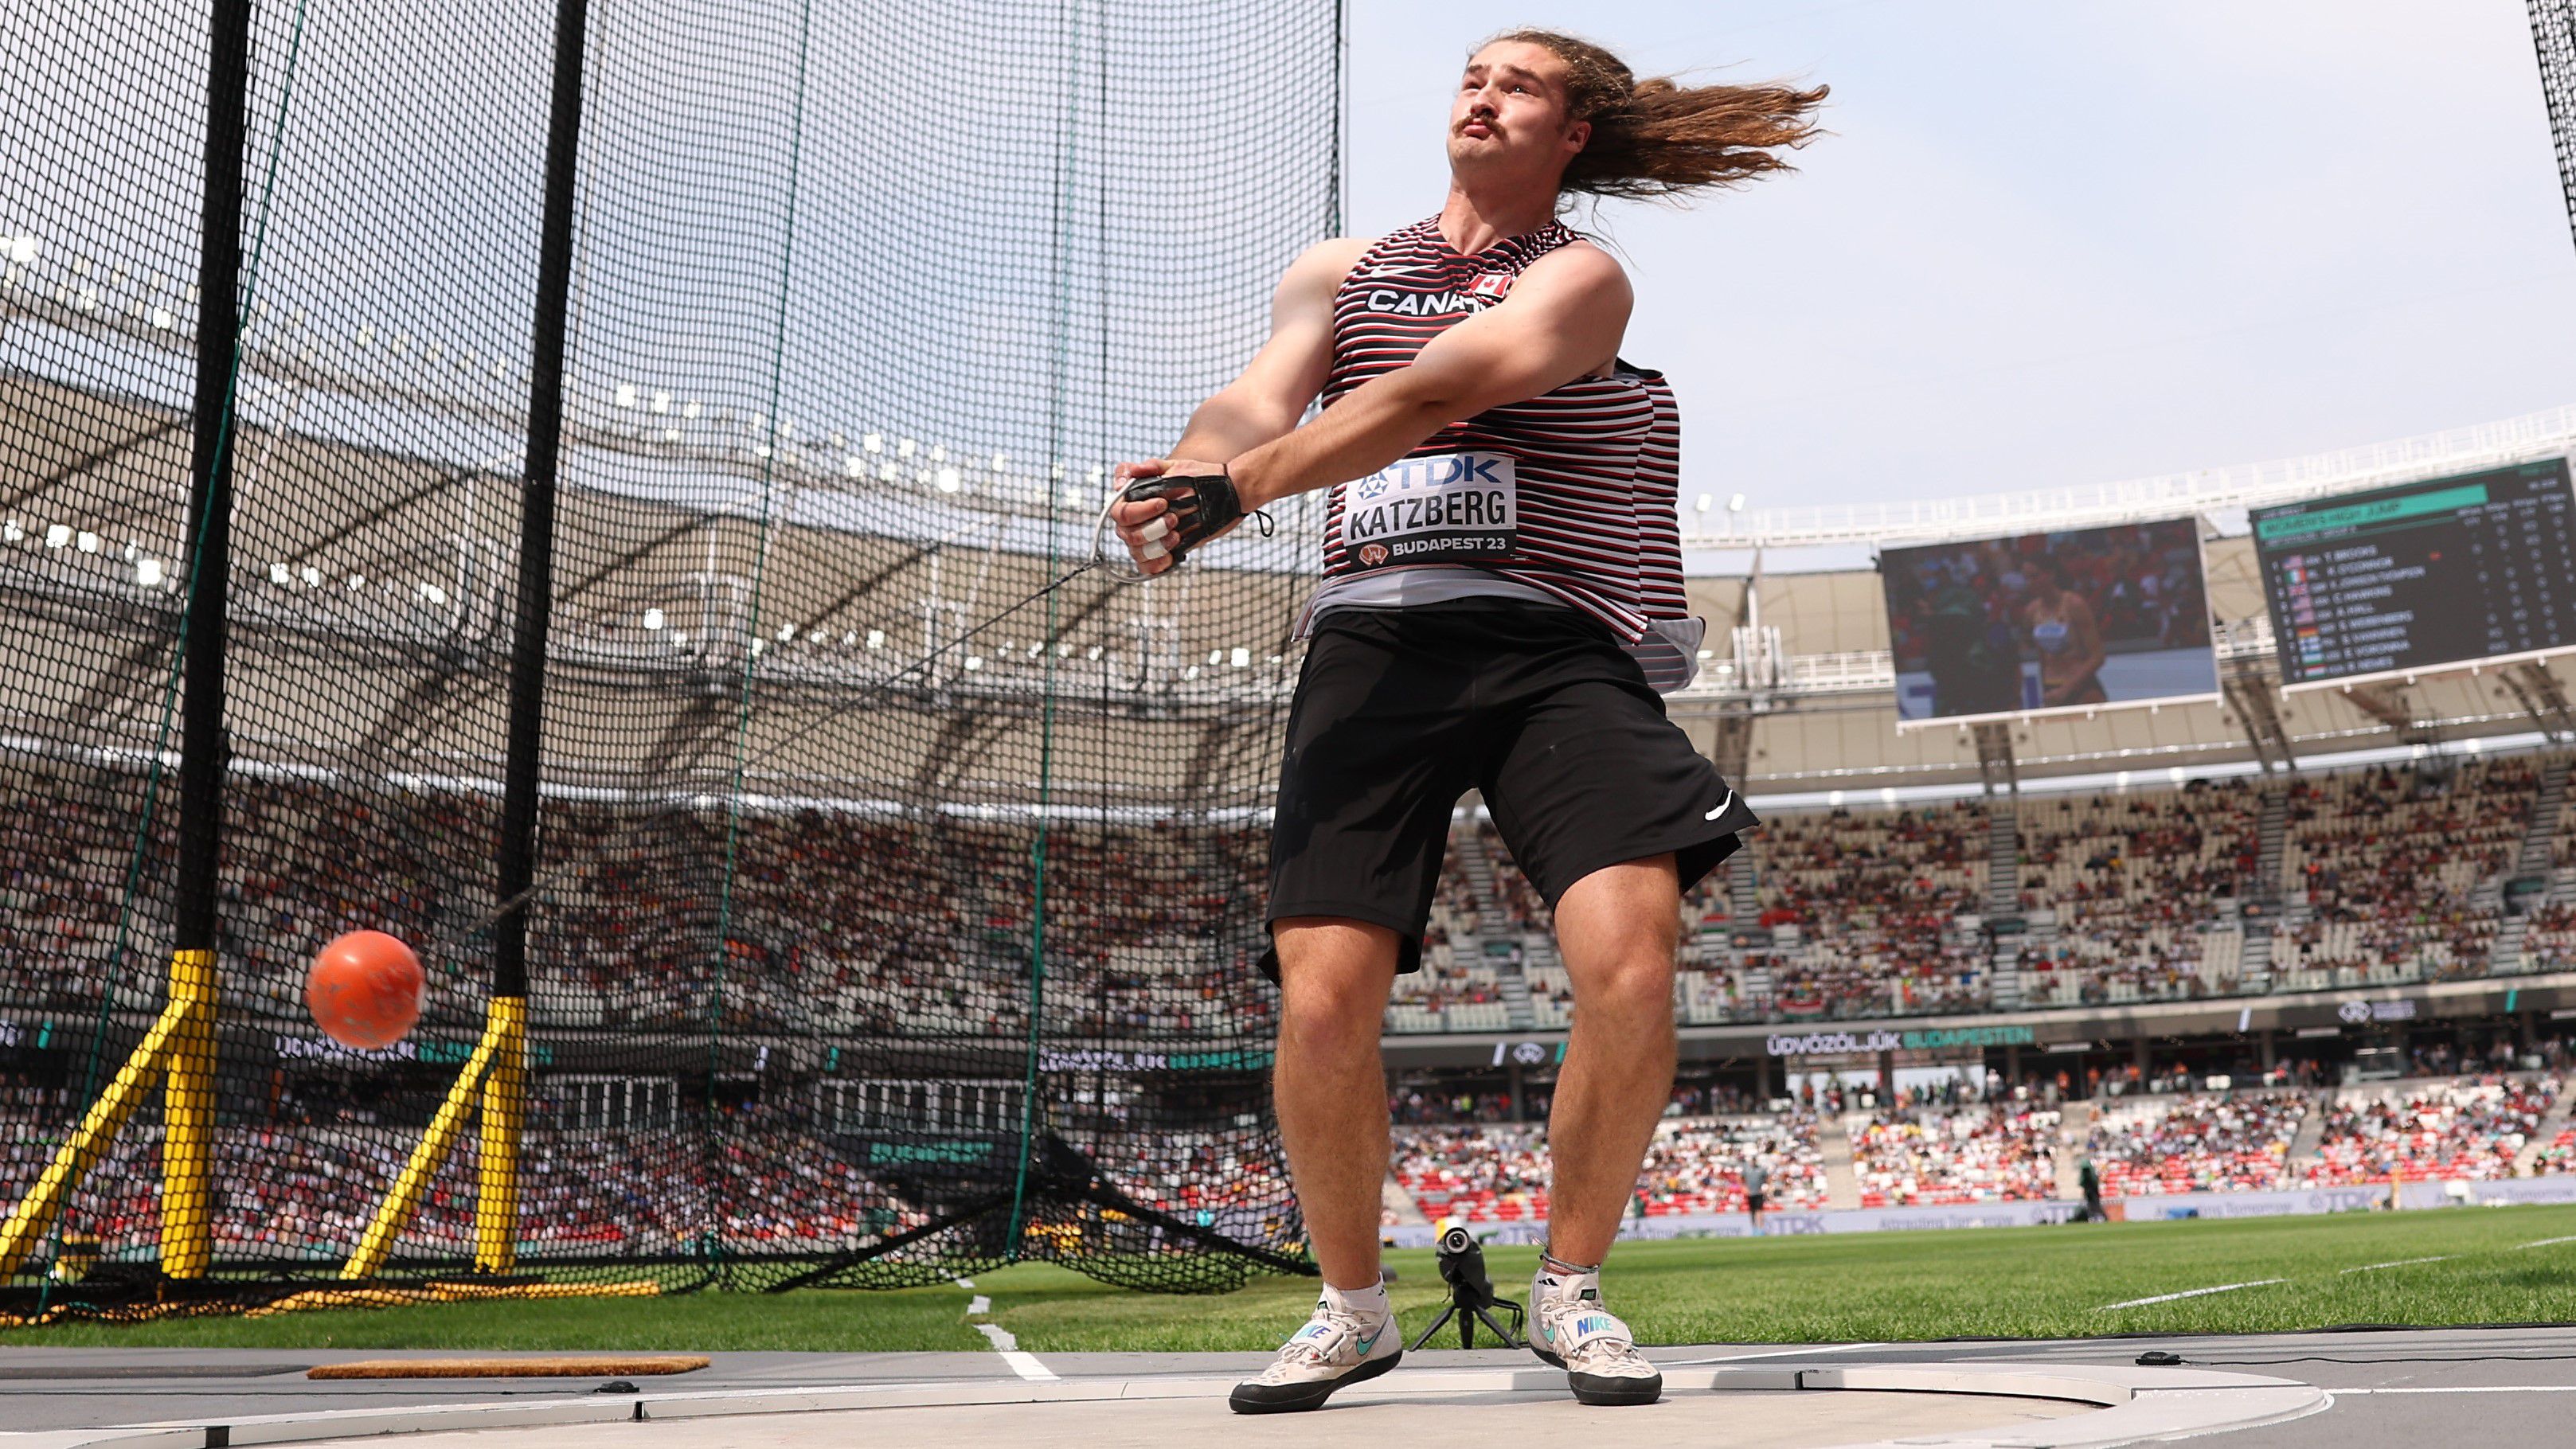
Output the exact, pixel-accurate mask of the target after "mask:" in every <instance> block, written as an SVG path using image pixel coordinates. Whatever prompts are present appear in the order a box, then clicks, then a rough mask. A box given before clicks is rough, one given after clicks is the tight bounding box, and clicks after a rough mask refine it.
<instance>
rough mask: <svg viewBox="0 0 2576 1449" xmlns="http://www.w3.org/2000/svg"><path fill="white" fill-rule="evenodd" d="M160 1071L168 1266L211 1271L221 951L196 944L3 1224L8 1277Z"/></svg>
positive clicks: (194, 1273) (172, 1272)
mask: <svg viewBox="0 0 2576 1449" xmlns="http://www.w3.org/2000/svg"><path fill="white" fill-rule="evenodd" d="M156 1076H158V1077H161V1078H162V1079H163V1097H162V1119H163V1124H164V1126H163V1131H162V1141H161V1270H162V1272H164V1273H166V1274H168V1275H169V1276H170V1277H173V1278H200V1277H203V1276H205V1272H206V1267H207V1264H208V1262H209V1260H210V1259H211V1258H212V1257H213V1255H214V1163H215V1141H214V1132H215V953H214V952H212V951H205V950H188V951H178V952H174V953H172V955H171V957H170V1000H169V1004H168V1005H166V1006H164V1007H163V1008H162V1009H161V1017H160V1019H159V1020H158V1021H155V1022H153V1023H152V1029H151V1030H150V1031H149V1032H146V1033H145V1034H144V1037H143V1041H142V1042H141V1044H140V1045H138V1046H136V1047H135V1048H134V1054H133V1055H132V1056H129V1057H127V1058H126V1059H125V1064H124V1065H123V1066H121V1067H118V1068H117V1069H116V1076H115V1078H114V1079H113V1080H111V1081H110V1082H109V1083H108V1084H107V1090H106V1091H104V1092H101V1093H99V1097H98V1100H97V1101H95V1102H93V1103H91V1104H90V1109H89V1112H88V1113H87V1115H85V1116H83V1117H82V1118H81V1124H80V1126H79V1127H78V1128H77V1129H75V1130H74V1131H73V1132H72V1135H71V1136H70V1137H69V1138H68V1139H67V1140H65V1141H64V1143H63V1145H62V1146H61V1147H60V1148H58V1149H57V1150H56V1151H55V1153H54V1157H53V1161H51V1162H49V1163H47V1164H46V1165H45V1170H44V1171H43V1172H42V1173H41V1174H39V1175H38V1176H37V1178H36V1182H35V1185H34V1186H33V1187H30V1188H28V1189H27V1195H26V1196H25V1197H22V1198H20V1199H19V1200H18V1205H17V1207H16V1208H14V1209H12V1210H11V1211H10V1214H9V1220H8V1221H7V1222H6V1223H0V1278H5V1277H8V1276H9V1275H10V1274H12V1273H15V1272H17V1271H18V1268H19V1266H20V1265H21V1264H23V1263H24V1262H25V1261H26V1259H27V1255H28V1254H29V1253H31V1252H33V1251H35V1247H36V1244H37V1243H38V1242H39V1241H41V1240H42V1239H43V1238H44V1236H45V1230H46V1229H47V1228H49V1227H51V1226H52V1225H53V1221H54V1215H55V1214H56V1213H57V1212H59V1211H60V1210H61V1208H62V1204H63V1199H64V1198H65V1197H67V1196H69V1195H70V1194H71V1193H72V1192H73V1191H74V1190H75V1189H77V1188H78V1187H79V1186H80V1185H81V1182H82V1180H83V1179H85V1178H87V1177H88V1176H89V1172H90V1169H91V1168H93V1167H96V1166H97V1165H98V1160H99V1158H100V1157H102V1156H104V1155H105V1154H106V1152H107V1148H108V1144H109V1143H111V1142H113V1141H115V1140H116V1134H117V1133H118V1132H119V1131H121V1130H123V1128H124V1126H125V1119H126V1118H128V1117H130V1116H132V1115H133V1113H134V1109H135V1108H136V1107H137V1106H138V1105H140V1104H141V1103H142V1101H143V1097H144V1095H145V1094H146V1093H148V1092H150V1091H151V1090H152V1081H153V1078H154V1077H156Z"/></svg>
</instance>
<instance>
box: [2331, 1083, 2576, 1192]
mask: <svg viewBox="0 0 2576 1449" xmlns="http://www.w3.org/2000/svg"><path fill="white" fill-rule="evenodd" d="M2559 1085H2560V1081H2559V1079H2558V1078H2557V1077H2554V1076H2550V1077H2497V1078H2479V1079H2465V1080H2461V1081H2456V1082H2443V1083H2437V1084H2434V1085H2431V1086H2425V1087H2415V1088H2392V1089H2387V1090H2379V1091H2367V1092H2365V1091H2358V1090H2355V1091H2348V1092H2346V1093H2345V1094H2344V1095H2343V1097H2342V1099H2341V1100H2339V1101H2337V1102H2336V1103H2335V1104H2334V1105H2333V1106H2331V1107H2329V1108H2327V1109H2326V1115H2325V1135H2324V1136H2323V1137H2322V1138H2320V1139H2319V1141H2318V1143H2317V1154H2316V1159H2315V1160H2314V1161H2313V1162H2310V1163H2307V1164H2305V1166H2304V1169H2303V1171H2302V1173H2301V1176H2300V1181H2301V1183H2302V1184H2304V1185H2306V1186H2310V1187H2339V1186H2344V1185H2348V1184H2354V1183H2382V1182H2386V1181H2388V1180H2389V1179H2390V1178H2392V1177H2399V1178H2404V1179H2405V1180H2407V1181H2410V1182H2423V1181H2443V1182H2448V1181H2453V1180H2458V1179H2468V1180H2471V1181H2487V1180H2491V1179H2494V1178H2501V1177H2511V1176H2513V1170H2514V1159H2515V1158H2516V1157H2517V1156H2519V1155H2520V1153H2521V1151H2522V1148H2523V1144H2524V1143H2526V1142H2528V1141H2530V1140H2531V1135H2532V1134H2533V1133H2534V1132H2536V1131H2538V1130H2539V1129H2540V1119H2541V1118H2542V1117H2544V1116H2546V1115H2548V1112H2549V1108H2550V1104H2551V1103H2553V1102H2554V1101H2556V1100H2557V1097H2558V1091H2559Z"/></svg>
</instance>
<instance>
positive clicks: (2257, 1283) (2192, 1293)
mask: <svg viewBox="0 0 2576 1449" xmlns="http://www.w3.org/2000/svg"><path fill="white" fill-rule="evenodd" d="M2289 1281H2290V1280H2289V1279H2287V1278H2257V1279H2255V1280H2254V1281H2253V1282H2251V1283H2221V1284H2219V1285H2218V1286H2217V1287H2215V1288H2186V1289H2184V1290H2183V1291H2181V1292H2180V1293H2159V1294H2157V1295H2156V1296H2154V1297H2153V1298H2131V1299H2128V1300H2127V1301H2125V1302H2120V1303H2105V1304H2103V1305H2102V1306H2101V1307H2099V1308H2096V1309H2094V1310H2093V1311H2094V1312H2096V1313H2108V1312H2110V1311H2111V1310H2112V1309H2114V1308H2144V1307H2146V1306H2147V1305H2148V1304H2150V1303H2172V1302H2175V1301H2176V1300H2178V1299H2183V1298H2206V1297H2208V1296H2209V1295H2210V1294H2212V1293H2233V1292H2235V1291H2236V1290H2237V1289H2239V1288H2269V1287H2271V1286H2272V1285H2273V1284H2275V1283H2287V1282H2289Z"/></svg>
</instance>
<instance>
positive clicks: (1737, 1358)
mask: <svg viewBox="0 0 2576 1449" xmlns="http://www.w3.org/2000/svg"><path fill="white" fill-rule="evenodd" d="M1885 1347H1887V1345H1886V1344H1884V1343H1821V1344H1811V1345H1808V1346H1806V1347H1803V1348H1766V1349H1764V1350H1762V1351H1761V1352H1759V1353H1727V1354H1720V1355H1718V1356H1717V1357H1715V1358H1669V1359H1661V1360H1658V1361H1657V1363H1656V1366H1657V1367H1659V1368H1661V1367H1680V1366H1682V1365H1684V1364H1703V1363H1742V1362H1743V1361H1744V1360H1746V1359H1750V1358H1796V1357H1798V1356H1799V1355H1801V1354H1805V1355H1818V1354H1828V1353H1858V1352H1859V1351H1860V1350H1862V1349H1864V1348H1885Z"/></svg>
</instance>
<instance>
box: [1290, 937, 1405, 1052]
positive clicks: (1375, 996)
mask: <svg viewBox="0 0 2576 1449" xmlns="http://www.w3.org/2000/svg"><path fill="white" fill-rule="evenodd" d="M1273 939H1274V940H1275V941H1276V943H1277V945H1278V948H1279V994H1280V1031H1281V1033H1282V1035H1294V1036H1295V1037H1297V1038H1298V1039H1299V1040H1300V1041H1301V1042H1304V1043H1308V1044H1312V1045H1317V1046H1327V1045H1332V1044H1343V1045H1358V1044H1361V1043H1365V1044H1367V1045H1368V1046H1370V1047H1371V1048H1372V1049H1373V1048H1374V1047H1375V1045H1376V1042H1377V1040H1378V1028H1379V1024H1380V1021H1381V1019H1382V1018H1383V1017H1384V1015H1385V1013H1386V997H1387V988H1388V987H1389V986H1390V985H1391V984H1392V983H1393V982H1394V979H1395V964H1396V952H1397V941H1396V934H1395V932H1393V931H1391V930H1388V929H1387V928H1386V927H1384V926H1375V925H1370V924H1368V923H1366V922H1361V921H1346V920H1339V919H1332V918H1323V917H1311V918H1309V917H1300V918H1292V919H1289V920H1283V921H1281V922H1279V923H1278V926H1277V928H1276V929H1275V931H1274V932H1273Z"/></svg>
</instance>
